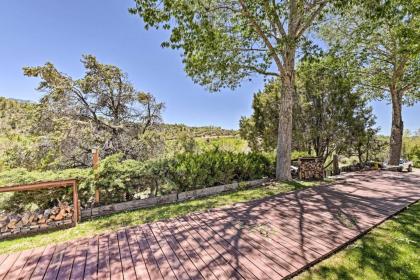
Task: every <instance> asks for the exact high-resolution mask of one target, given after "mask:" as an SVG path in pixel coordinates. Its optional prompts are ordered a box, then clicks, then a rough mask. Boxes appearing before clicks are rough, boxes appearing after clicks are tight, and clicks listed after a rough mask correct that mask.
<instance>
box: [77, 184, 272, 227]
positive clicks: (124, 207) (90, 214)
mask: <svg viewBox="0 0 420 280" xmlns="http://www.w3.org/2000/svg"><path fill="white" fill-rule="evenodd" d="M267 181H268V179H259V180H253V181H247V182H241V183H236V182H235V183H232V184H227V185H221V186H215V187H209V188H202V189H197V190H191V191H186V192H180V193H172V194H168V195H162V196H157V197H150V198H146V199H138V200H132V201H127V202H120V203H114V204H110V205H105V206H99V207H94V208H86V209H83V210H82V211H81V218H82V220H87V219H91V218H95V217H100V216H105V215H109V214H112V213H118V212H124V211H130V210H135V209H141V208H147V207H152V206H156V205H162V204H168V203H175V202H181V201H185V200H189V199H194V198H199V197H205V196H210V195H215V194H219V193H223V192H227V191H233V190H236V189H238V188H251V187H256V186H259V185H261V184H263V183H265V182H267Z"/></svg>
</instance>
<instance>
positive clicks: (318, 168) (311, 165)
mask: <svg viewBox="0 0 420 280" xmlns="http://www.w3.org/2000/svg"><path fill="white" fill-rule="evenodd" d="M299 161H300V165H299V178H300V179H302V180H311V179H316V180H320V179H322V178H324V164H323V162H322V160H321V159H320V158H316V157H313V158H300V159H299Z"/></svg>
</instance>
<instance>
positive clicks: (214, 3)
mask: <svg viewBox="0 0 420 280" xmlns="http://www.w3.org/2000/svg"><path fill="white" fill-rule="evenodd" d="M328 2H329V1H328V0H312V1H303V0H290V1H266V0H264V1H262V0H258V1H250V0H238V1H236V0H233V1H219V0H206V1H203V0H192V1H186V0H175V1H173V0H164V1H157V0H136V1H135V3H136V6H135V7H134V8H132V9H131V10H130V11H131V12H132V13H133V14H138V15H140V16H141V17H142V19H143V21H144V24H145V27H146V29H148V28H150V27H152V28H163V29H167V30H170V31H171V35H170V38H169V40H167V41H165V42H163V43H162V46H164V47H171V48H174V49H181V50H182V54H183V62H184V65H185V71H186V73H187V74H188V75H189V76H190V77H192V79H193V80H194V81H195V82H196V83H199V84H201V85H204V86H207V87H208V88H209V89H210V90H213V91H217V90H219V89H220V88H222V87H230V88H236V87H237V86H239V85H240V83H241V81H242V80H244V79H250V78H252V77H253V75H255V74H262V75H264V76H274V77H279V78H280V80H281V82H282V84H283V87H282V89H283V91H284V94H282V95H281V98H282V100H281V102H280V106H279V113H278V114H279V123H278V126H279V129H278V130H279V133H278V141H277V143H278V148H277V151H278V153H277V169H276V174H277V178H278V179H289V178H290V159H291V143H292V135H291V133H292V107H293V95H294V78H295V75H294V71H295V59H296V56H297V50H298V49H299V48H300V47H302V46H303V45H307V44H310V43H309V40H308V39H307V38H306V37H305V35H306V33H307V31H308V30H309V29H310V28H311V27H312V26H313V24H314V22H316V21H317V20H318V18H319V17H320V16H321V14H322V11H323V9H324V7H325V6H326V5H327V3H328Z"/></svg>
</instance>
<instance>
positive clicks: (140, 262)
mask: <svg viewBox="0 0 420 280" xmlns="http://www.w3.org/2000/svg"><path fill="white" fill-rule="evenodd" d="M126 233H127V240H128V244H129V247H130V252H131V257H132V259H133V263H134V269H135V271H136V276H137V279H139V280H149V279H150V277H149V273H148V272H147V268H146V265H145V263H144V259H143V256H142V254H141V250H140V246H139V244H138V240H137V236H136V233H135V230H134V229H133V228H128V229H127V230H126Z"/></svg>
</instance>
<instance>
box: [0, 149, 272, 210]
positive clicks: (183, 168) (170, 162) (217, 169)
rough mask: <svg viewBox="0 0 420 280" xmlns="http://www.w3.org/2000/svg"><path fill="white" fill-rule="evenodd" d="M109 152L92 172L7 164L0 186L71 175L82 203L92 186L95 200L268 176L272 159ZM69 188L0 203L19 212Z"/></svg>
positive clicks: (44, 204)
mask: <svg viewBox="0 0 420 280" xmlns="http://www.w3.org/2000/svg"><path fill="white" fill-rule="evenodd" d="M122 159H123V156H122V155H121V154H115V155H112V156H109V157H107V158H106V159H104V160H102V161H101V164H100V166H99V168H98V171H97V173H96V174H93V171H92V170H91V169H68V170H62V171H46V172H40V171H31V172H29V171H27V170H25V169H13V170H10V171H4V172H1V173H0V186H4V185H9V184H21V183H29V182H35V181H50V180H59V179H67V178H76V179H78V181H79V196H80V200H81V204H82V206H86V205H89V203H90V201H92V198H93V196H94V189H95V187H97V188H99V190H100V202H101V204H109V203H114V202H121V201H129V200H133V199H138V198H143V197H148V196H153V195H160V194H166V193H170V192H173V191H178V192H182V191H186V190H192V189H198V188H206V187H211V186H215V185H220V184H228V183H232V182H233V181H244V180H251V179H258V178H262V177H267V176H268V177H270V176H273V175H274V172H275V169H274V166H275V165H274V159H273V158H272V157H269V156H266V155H263V154H257V153H249V154H245V153H234V152H228V151H219V150H218V149H214V150H209V151H205V152H202V153H182V154H177V155H175V156H173V157H171V158H166V159H160V160H153V161H146V162H139V161H135V160H122ZM71 199H72V198H71V190H70V189H55V190H41V191H31V192H16V193H13V194H12V195H2V196H1V197H0V208H2V209H6V210H13V211H22V210H24V209H28V208H41V209H43V208H48V207H51V206H52V205H54V204H56V203H57V202H58V201H62V200H67V201H71Z"/></svg>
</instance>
